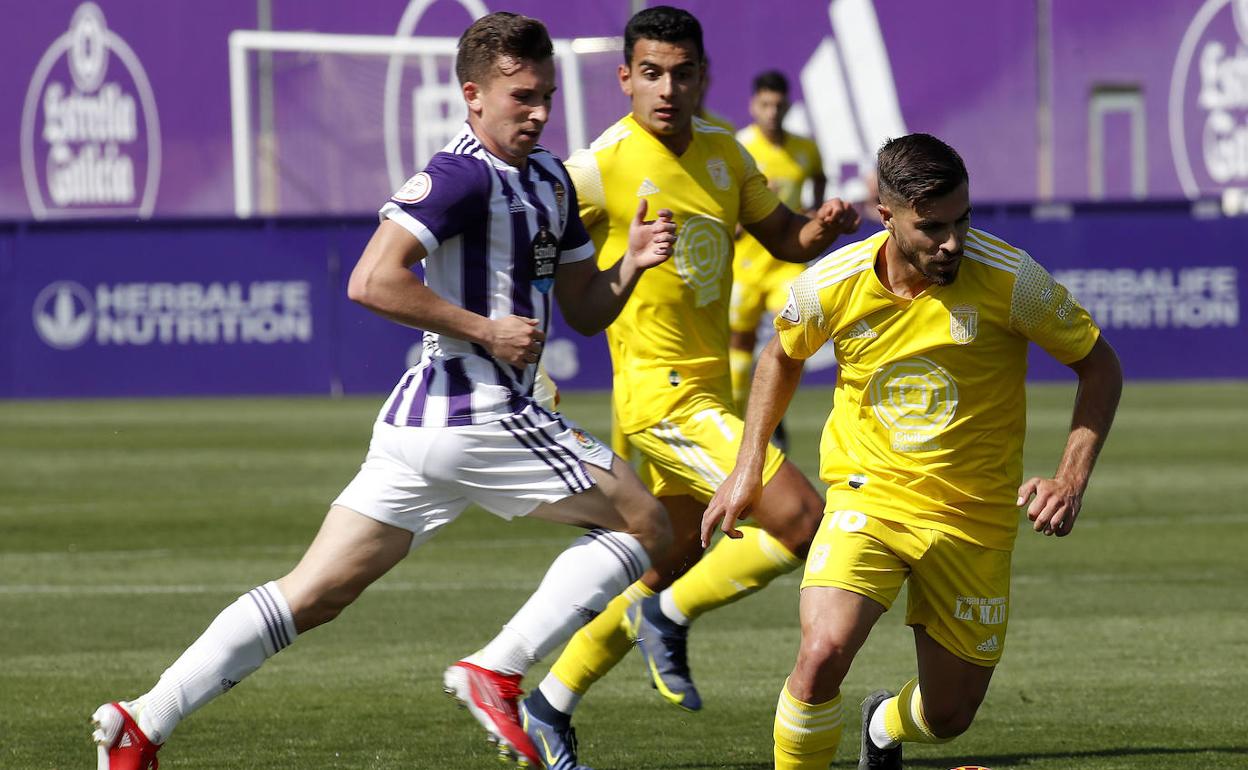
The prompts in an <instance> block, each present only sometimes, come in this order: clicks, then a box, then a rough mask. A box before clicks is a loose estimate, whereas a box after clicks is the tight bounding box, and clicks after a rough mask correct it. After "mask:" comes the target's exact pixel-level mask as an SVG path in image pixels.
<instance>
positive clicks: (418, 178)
mask: <svg viewBox="0 0 1248 770" xmlns="http://www.w3.org/2000/svg"><path fill="white" fill-rule="evenodd" d="M486 174H487V171H486V170H485V167H484V166H483V165H482V163H481V162H480V161H479V160H477V159H475V158H472V157H470V156H467V155H451V154H449V153H438V154H437V155H434V156H433V158H432V159H431V160H430V161H429V165H428V166H426V167H425V170H424V171H421V172H420V173H419V174H416V175H415V176H413V177H412V178H411V179H409V180H407V182H406V183H405V184H404V185H403V186H402V187H400V188H399V190H398V191H397V192H396V193H395V194H394V195H392V196H390V200H389V201H387V202H386V204H385V205H384V206H382V207H381V211H380V212H378V217H379V218H380V219H382V220H386V219H389V220H391V221H392V222H395V223H397V224H399V225H400V226H402V227H403V229H405V230H407V231H408V232H409V233H411V234H412V235H414V236H416V237H417V238H418V239H420V242H421V244H422V245H424V247H425V251H426V252H428V253H430V254H432V253H433V252H434V250H435V249H437V248H438V245H439V244H441V243H442V242H444V241H446V240H447V239H448V238H453V237H455V236H456V235H459V234H460V233H462V232H463V231H464V230H465V229H466V228H467V227H468V226H470V225H472V224H474V223H477V222H479V221H480V220H481V219H483V218H484V216H485V209H486V205H487V202H488V198H489V178H488V177H487V176H486Z"/></svg>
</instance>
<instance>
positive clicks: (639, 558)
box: [465, 529, 650, 674]
mask: <svg viewBox="0 0 1248 770" xmlns="http://www.w3.org/2000/svg"><path fill="white" fill-rule="evenodd" d="M649 568H650V557H649V556H647V555H646V549H644V548H642V547H641V543H639V542H638V541H637V539H636V538H634V537H633V536H632V535H628V534H625V533H623V532H610V531H608V530H605V529H594V530H590V531H589V532H588V533H586V534H585V535H583V536H582V537H579V538H577V539H576V541H575V542H573V543H572V545H571V546H569V547H568V549H567V550H565V551H564V552H563V553H561V554H559V556H558V557H556V558H555V560H554V561H553V562H551V564H550V568H549V569H547V570H546V576H545V577H543V578H542V582H541V584H540V585H538V587H537V590H536V591H534V592H533V595H532V596H530V597H529V600H528V601H527V602H525V603H524V606H523V607H521V608H520V610H519V611H518V612H517V613H516V614H515V615H513V616H512V618H511V620H509V621H507V625H505V626H503V630H502V631H501V632H499V635H498V636H496V637H494V639H493V640H492V641H491V642H490V643H489V644H487V645H486V646H485V647H483V648H482V649H481V650H479V651H478V652H476V653H474V654H473V655H471V656H469V657H468V658H465V660H467V661H468V662H469V663H473V664H475V665H478V666H481V667H482V668H488V669H490V670H492V671H497V672H499V673H500V674H524V673H525V672H526V671H528V669H529V666H531V665H533V663H535V662H536V661H539V660H541V659H542V658H543V657H545V656H546V655H547V654H548V653H550V651H551V650H553V649H555V648H556V647H558V646H559V645H561V644H563V643H564V642H566V641H568V639H571V638H572V634H574V633H576V630H577V629H578V628H580V627H581V626H583V625H585V624H586V623H588V622H589V621H590V620H592V619H593V618H594V617H595V616H596V615H597V614H598V613H600V612H602V611H603V609H605V608H606V606H607V602H609V601H611V600H612V599H613V598H615V596H616V595H617V594H619V593H620V592H621V591H623V590H624V589H625V588H627V587H628V586H630V585H631V584H633V583H634V582H636V581H637V579H639V578H640V577H641V575H642V573H643V572H645V571H646V570H647V569H649Z"/></svg>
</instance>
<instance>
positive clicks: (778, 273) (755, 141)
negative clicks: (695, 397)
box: [729, 126, 823, 332]
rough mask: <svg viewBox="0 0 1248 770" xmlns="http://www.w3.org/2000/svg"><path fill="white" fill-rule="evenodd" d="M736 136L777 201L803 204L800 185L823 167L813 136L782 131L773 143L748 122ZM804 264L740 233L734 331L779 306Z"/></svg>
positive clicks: (751, 326) (732, 312) (795, 207)
mask: <svg viewBox="0 0 1248 770" xmlns="http://www.w3.org/2000/svg"><path fill="white" fill-rule="evenodd" d="M737 140H738V141H740V142H741V145H742V146H743V147H745V149H746V150H747V151H748V152H749V153H750V155H751V156H752V157H753V158H754V161H755V162H756V163H757V164H758V168H759V170H760V171H762V172H763V174H764V175H765V176H766V177H767V184H768V186H770V187H771V189H772V190H774V191H775V192H776V195H777V196H779V198H780V200H781V202H783V203H784V204H785V205H786V206H788V207H789V208H791V209H793V210H794V211H801V210H802V208H803V207H802V186H803V185H804V184H806V181H807V180H808V179H810V178H811V177H814V176H817V175H819V174H821V173H823V160H822V159H821V158H820V156H819V148H818V146H817V145H816V144H815V143H814V141H812V140H810V139H807V138H805V137H801V136H794V135H793V134H790V133H786V134H785V135H784V142H783V143H782V144H779V145H777V144H775V143H773V142H772V141H771V140H770V139H768V138H767V137H766V136H764V135H763V132H762V131H761V130H760V129H759V128H758V126H749V127H748V128H744V129H742V130H741V131H739V132H738V133H737ZM803 269H805V268H804V266H803V265H801V264H795V263H792V262H785V261H783V260H779V259H776V258H775V257H773V256H771V254H770V253H768V251H767V249H766V248H764V247H763V245H762V244H761V243H759V242H758V241H757V240H756V239H755V238H754V236H752V235H750V234H749V233H743V234H742V235H741V238H739V239H738V240H737V253H736V256H735V257H734V260H733V266H732V270H733V278H734V281H735V283H734V284H733V287H732V292H733V293H732V303H731V307H730V309H729V324H730V326H731V328H732V330H733V331H734V332H752V331H754V330H755V329H756V328H757V327H758V322H759V319H760V318H762V315H763V311H764V310H770V311H771V312H773V313H778V312H780V308H782V307H784V302H785V299H786V298H787V297H788V291H789V284H790V283H792V282H793V279H794V278H797V276H798V275H800V274H801V272H802V270H803Z"/></svg>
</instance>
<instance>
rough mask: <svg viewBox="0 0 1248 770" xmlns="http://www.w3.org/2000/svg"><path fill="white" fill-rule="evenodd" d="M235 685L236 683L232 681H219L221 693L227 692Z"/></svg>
mask: <svg viewBox="0 0 1248 770" xmlns="http://www.w3.org/2000/svg"><path fill="white" fill-rule="evenodd" d="M236 684H238V682H235V681H234V680H232V679H222V680H221V692H229V691H230V688H231V687H233V686H234V685H236Z"/></svg>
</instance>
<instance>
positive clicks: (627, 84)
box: [615, 64, 633, 99]
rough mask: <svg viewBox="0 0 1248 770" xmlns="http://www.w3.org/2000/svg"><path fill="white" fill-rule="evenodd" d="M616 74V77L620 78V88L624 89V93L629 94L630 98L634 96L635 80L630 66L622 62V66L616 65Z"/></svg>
mask: <svg viewBox="0 0 1248 770" xmlns="http://www.w3.org/2000/svg"><path fill="white" fill-rule="evenodd" d="M615 75H616V77H618V78H619V79H620V90H621V91H623V92H624V95H625V96H627V97H628V98H630V99H631V98H633V80H632V77H631V75H632V73H631V72H630V71H629V68H628V66H627V65H624V64H621V65H620V66H618V67H616V69H615Z"/></svg>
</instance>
